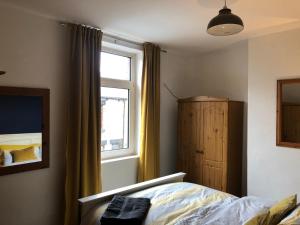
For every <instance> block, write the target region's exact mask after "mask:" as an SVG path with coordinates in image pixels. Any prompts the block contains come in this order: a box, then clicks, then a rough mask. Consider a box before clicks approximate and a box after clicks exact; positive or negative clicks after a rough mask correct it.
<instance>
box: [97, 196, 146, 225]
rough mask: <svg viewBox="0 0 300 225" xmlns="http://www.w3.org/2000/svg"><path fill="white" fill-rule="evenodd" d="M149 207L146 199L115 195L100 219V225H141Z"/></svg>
mask: <svg viewBox="0 0 300 225" xmlns="http://www.w3.org/2000/svg"><path fill="white" fill-rule="evenodd" d="M150 205H151V203H150V199H148V198H129V197H124V196H120V195H116V196H114V198H113V199H112V201H111V202H110V203H109V205H108V207H107V209H106V211H105V212H104V214H103V216H102V217H101V220H100V222H101V225H141V224H142V223H143V220H144V219H145V217H146V215H147V213H148V210H149V208H150Z"/></svg>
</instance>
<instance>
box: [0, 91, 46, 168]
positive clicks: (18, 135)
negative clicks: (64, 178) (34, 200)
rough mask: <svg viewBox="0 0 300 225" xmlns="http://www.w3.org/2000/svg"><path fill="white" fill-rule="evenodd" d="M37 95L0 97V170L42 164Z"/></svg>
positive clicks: (39, 112)
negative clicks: (22, 165)
mask: <svg viewBox="0 0 300 225" xmlns="http://www.w3.org/2000/svg"><path fill="white" fill-rule="evenodd" d="M42 104H43V98H42V97H41V96H12V95H1V96H0V106H1V110H0V167H11V166H16V165H21V164H29V163H35V162H40V161H42V124H43V121H42V116H43V114H42V113H43V105H42Z"/></svg>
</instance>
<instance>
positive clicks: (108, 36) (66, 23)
mask: <svg viewBox="0 0 300 225" xmlns="http://www.w3.org/2000/svg"><path fill="white" fill-rule="evenodd" d="M59 24H60V25H61V26H63V27H65V26H68V25H70V24H71V23H68V22H59ZM75 24H76V23H75ZM79 25H82V26H86V27H90V28H93V29H97V30H101V29H100V28H98V27H93V26H90V25H86V24H79ZM103 36H104V37H107V38H111V39H114V40H115V42H117V41H121V42H128V43H130V44H133V45H137V46H139V47H143V44H142V43H140V42H135V41H131V40H127V39H124V38H120V37H116V36H114V35H111V34H105V33H103ZM160 51H161V52H164V53H168V51H167V50H165V49H161V50H160Z"/></svg>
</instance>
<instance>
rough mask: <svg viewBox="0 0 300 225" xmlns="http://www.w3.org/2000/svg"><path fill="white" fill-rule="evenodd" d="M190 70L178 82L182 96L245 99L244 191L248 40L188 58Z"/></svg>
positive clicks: (244, 191)
mask: <svg viewBox="0 0 300 225" xmlns="http://www.w3.org/2000/svg"><path fill="white" fill-rule="evenodd" d="M189 64H190V71H189V73H188V75H189V76H188V77H187V79H186V80H185V82H183V83H181V96H184V97H188V96H198V95H208V96H214V97H228V98H230V99H231V100H237V101H243V102H245V109H244V111H245V113H244V147H243V193H244V194H246V192H247V190H246V189H247V184H246V182H247V101H248V91H247V90H248V43H247V42H246V41H245V42H240V43H237V44H234V45H232V46H230V47H228V48H225V49H221V50H218V51H214V52H210V53H207V54H203V55H201V56H198V57H195V58H193V59H191V60H190V61H189Z"/></svg>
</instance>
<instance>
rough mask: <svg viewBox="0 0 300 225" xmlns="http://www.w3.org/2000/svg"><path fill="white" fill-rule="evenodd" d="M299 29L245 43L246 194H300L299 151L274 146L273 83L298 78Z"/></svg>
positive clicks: (280, 195)
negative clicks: (246, 77) (246, 45)
mask: <svg viewBox="0 0 300 225" xmlns="http://www.w3.org/2000/svg"><path fill="white" fill-rule="evenodd" d="M299 40H300V30H293V31H289V32H284V33H277V34H272V35H268V36H264V37H259V38H256V39H252V40H250V41H249V80H248V84H249V87H248V110H249V111H248V116H249V117H248V194H250V195H258V196H264V197H269V198H273V199H280V198H283V197H285V196H287V195H290V194H293V193H298V195H299V194H300V173H299V171H300V150H299V149H292V148H282V147H276V80H277V79H288V78H299V77H300V41H299Z"/></svg>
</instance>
